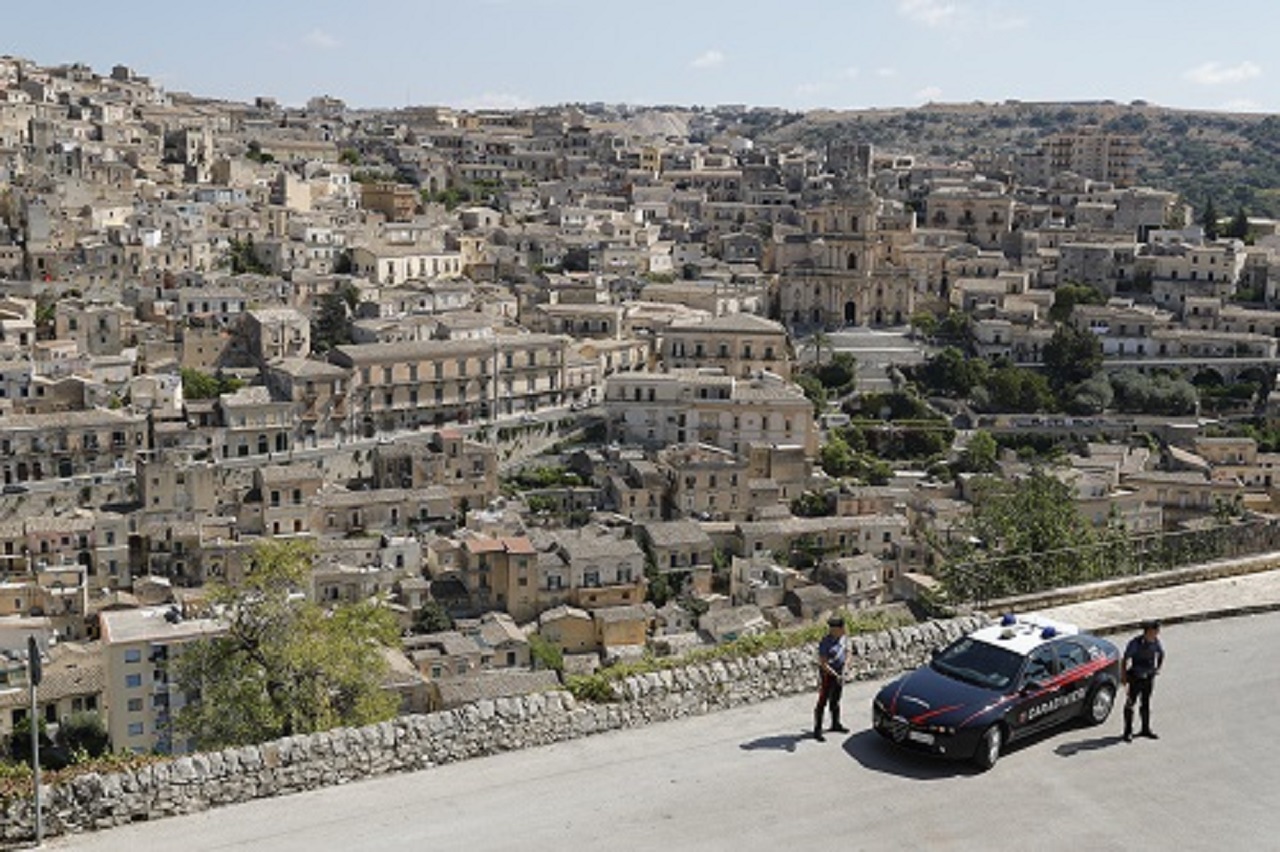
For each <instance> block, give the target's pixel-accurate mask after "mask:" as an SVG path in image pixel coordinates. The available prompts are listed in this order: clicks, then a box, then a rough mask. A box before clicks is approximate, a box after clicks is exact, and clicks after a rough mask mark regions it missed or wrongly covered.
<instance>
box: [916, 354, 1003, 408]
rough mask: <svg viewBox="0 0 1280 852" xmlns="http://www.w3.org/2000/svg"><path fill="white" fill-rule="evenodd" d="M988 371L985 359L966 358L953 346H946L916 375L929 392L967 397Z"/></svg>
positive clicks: (985, 376)
mask: <svg viewBox="0 0 1280 852" xmlns="http://www.w3.org/2000/svg"><path fill="white" fill-rule="evenodd" d="M987 373H988V366H987V362H986V361H981V360H978V359H974V358H967V357H965V354H964V353H963V352H961V351H960V350H959V349H957V348H956V347H954V346H948V347H947V348H946V349H943V350H942V351H941V352H939V353H938V354H937V355H935V356H933V357H932V358H930V359H929V360H928V361H926V362H925V363H924V364H923V365H922V366H921V367H920V368H919V369H918V370H917V371H916V375H917V376H918V377H919V379H920V381H921V382H922V383H923V384H924V386H925V388H926V390H928V391H929V392H930V393H936V394H942V395H945V396H954V397H961V398H963V397H967V396H968V395H969V394H971V393H972V392H973V389H974V388H975V387H976V386H977V385H980V384H982V383H983V382H984V381H985V380H986V378H987Z"/></svg>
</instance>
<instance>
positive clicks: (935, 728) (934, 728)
mask: <svg viewBox="0 0 1280 852" xmlns="http://www.w3.org/2000/svg"><path fill="white" fill-rule="evenodd" d="M925 730H926V731H928V732H929V733H931V734H942V735H943V736H946V737H949V736H951V735H952V734H954V733H955V732H956V729H955V728H954V727H952V726H950V725H926V726H925Z"/></svg>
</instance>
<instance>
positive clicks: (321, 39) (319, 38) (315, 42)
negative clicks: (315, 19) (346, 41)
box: [302, 29, 338, 50]
mask: <svg viewBox="0 0 1280 852" xmlns="http://www.w3.org/2000/svg"><path fill="white" fill-rule="evenodd" d="M302 43H303V44H305V45H307V46H308V47H318V48H320V49H321V50H332V49H333V48H335V47H337V46H338V40H337V39H336V38H334V37H333V36H331V35H329V34H328V33H327V32H325V31H324V30H322V29H314V30H312V31H311V32H309V33H307V34H306V35H304V36H303V37H302Z"/></svg>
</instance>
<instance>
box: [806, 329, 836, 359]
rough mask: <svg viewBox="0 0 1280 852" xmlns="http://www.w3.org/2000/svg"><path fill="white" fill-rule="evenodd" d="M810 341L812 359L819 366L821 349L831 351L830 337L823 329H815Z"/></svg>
mask: <svg viewBox="0 0 1280 852" xmlns="http://www.w3.org/2000/svg"><path fill="white" fill-rule="evenodd" d="M810 341H811V342H812V343H813V353H814V355H813V360H814V361H816V362H817V364H818V366H819V367H821V366H822V350H823V349H826V350H827V351H828V352H830V351H831V338H830V337H828V336H827V334H826V332H824V331H815V332H814V333H813V337H811V338H810Z"/></svg>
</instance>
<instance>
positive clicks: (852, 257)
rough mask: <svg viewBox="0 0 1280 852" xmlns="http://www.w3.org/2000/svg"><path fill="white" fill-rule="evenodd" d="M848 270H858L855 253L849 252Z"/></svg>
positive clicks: (856, 254)
mask: <svg viewBox="0 0 1280 852" xmlns="http://www.w3.org/2000/svg"><path fill="white" fill-rule="evenodd" d="M848 268H849V269H857V268H858V253H857V252H856V251H851V252H849V267H848Z"/></svg>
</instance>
